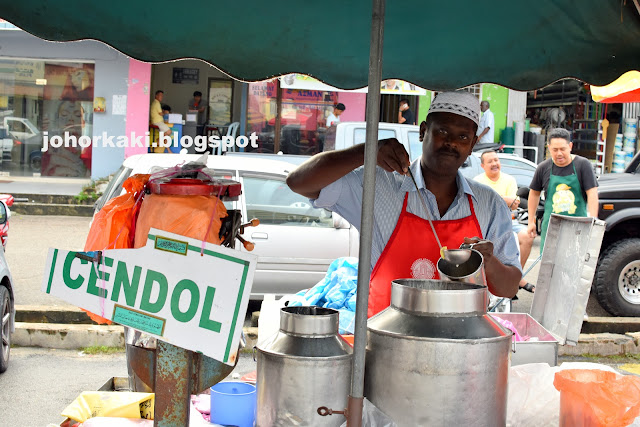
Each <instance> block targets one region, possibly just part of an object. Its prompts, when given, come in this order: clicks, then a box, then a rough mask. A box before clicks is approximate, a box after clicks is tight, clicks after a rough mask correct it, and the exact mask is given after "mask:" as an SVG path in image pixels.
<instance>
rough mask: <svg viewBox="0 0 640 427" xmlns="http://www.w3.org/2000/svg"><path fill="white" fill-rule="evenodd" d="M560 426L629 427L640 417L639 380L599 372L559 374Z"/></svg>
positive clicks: (556, 384)
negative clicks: (628, 426)
mask: <svg viewBox="0 0 640 427" xmlns="http://www.w3.org/2000/svg"><path fill="white" fill-rule="evenodd" d="M553 385H554V386H555V387H556V388H557V389H558V390H559V391H560V426H572V427H579V426H594V427H596V426H603V427H604V426H608V427H618V426H619V427H622V426H627V425H629V424H631V423H632V422H633V420H634V419H635V418H636V417H637V416H638V415H639V414H640V378H638V377H636V376H632V375H618V374H616V373H613V372H606V371H600V370H582V369H568V370H564V371H560V372H558V373H556V375H555V379H554V381H553Z"/></svg>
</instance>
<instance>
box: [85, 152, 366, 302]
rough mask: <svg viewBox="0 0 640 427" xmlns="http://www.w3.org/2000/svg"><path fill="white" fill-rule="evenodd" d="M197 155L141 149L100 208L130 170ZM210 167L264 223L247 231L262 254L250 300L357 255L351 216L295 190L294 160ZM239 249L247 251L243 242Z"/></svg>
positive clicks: (292, 287) (239, 204)
mask: <svg viewBox="0 0 640 427" xmlns="http://www.w3.org/2000/svg"><path fill="white" fill-rule="evenodd" d="M198 157H199V156H198V155H195V154H139V155H135V156H131V157H129V158H128V159H126V160H125V161H124V163H123V164H122V167H121V168H120V169H119V170H118V171H117V172H116V173H115V175H114V176H113V178H112V179H111V181H110V182H109V184H108V186H107V188H106V190H105V192H104V194H103V196H102V197H101V198H100V199H99V200H98V201H97V202H96V211H97V210H99V209H100V208H102V206H104V204H105V203H106V202H107V201H108V200H110V199H111V198H113V197H115V196H118V195H120V194H121V193H122V191H123V189H122V183H123V182H124V181H125V180H126V179H127V178H128V177H129V176H131V175H133V174H137V173H149V172H150V171H151V169H152V168H153V167H154V166H160V167H171V166H175V165H177V164H181V163H183V162H189V161H193V160H195V159H197V158H198ZM207 166H208V167H210V168H213V169H214V170H215V171H216V176H220V177H227V178H231V179H235V180H237V181H239V182H240V183H241V184H242V195H241V196H240V197H239V200H238V201H236V202H227V203H226V206H227V208H228V209H239V210H241V212H242V218H243V219H246V220H248V219H251V218H258V219H259V220H260V225H259V226H257V227H249V228H247V229H246V230H245V234H244V238H246V239H247V240H249V241H252V242H254V243H255V249H254V250H253V252H252V253H254V254H256V255H258V266H257V269H256V273H255V278H254V283H253V290H252V299H261V298H262V295H264V294H267V293H269V294H278V295H286V294H291V293H296V292H298V291H300V290H301V289H307V288H310V287H312V286H314V285H315V284H316V283H318V282H319V281H320V280H321V279H322V278H324V276H325V273H326V272H327V269H328V268H329V264H331V262H332V261H333V260H335V259H336V258H339V257H345V256H356V257H357V256H358V244H359V240H358V239H359V236H358V232H357V230H355V228H354V227H352V226H351V225H350V224H349V223H348V222H347V221H345V220H344V219H343V218H341V217H339V216H338V215H336V214H333V213H332V212H329V211H327V210H325V209H314V208H312V207H311V204H310V203H309V200H308V199H307V198H305V197H303V196H301V195H299V194H296V193H294V192H293V191H291V190H290V189H289V187H288V186H287V184H286V182H285V179H286V177H287V175H288V173H289V171H291V170H292V169H293V168H294V167H295V166H294V165H292V164H291V163H287V162H283V161H277V160H270V159H263V158H253V157H251V156H238V157H236V156H209V159H208V162H207ZM236 249H237V250H242V251H244V250H245V249H244V248H243V247H242V245H236Z"/></svg>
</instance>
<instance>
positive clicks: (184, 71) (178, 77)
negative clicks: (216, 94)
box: [171, 67, 200, 85]
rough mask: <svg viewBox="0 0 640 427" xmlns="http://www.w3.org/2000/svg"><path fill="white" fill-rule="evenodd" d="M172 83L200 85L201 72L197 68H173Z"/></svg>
mask: <svg viewBox="0 0 640 427" xmlns="http://www.w3.org/2000/svg"><path fill="white" fill-rule="evenodd" d="M171 81H172V83H176V84H193V85H197V84H198V83H200V70H199V69H197V68H183V67H173V77H172V80H171Z"/></svg>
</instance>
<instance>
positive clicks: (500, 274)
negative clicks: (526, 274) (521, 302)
mask: <svg viewBox="0 0 640 427" xmlns="http://www.w3.org/2000/svg"><path fill="white" fill-rule="evenodd" d="M464 243H476V245H474V247H473V249H475V250H477V251H478V252H480V253H481V254H482V257H483V258H484V272H485V274H486V277H487V283H486V285H487V287H488V288H489V292H491V293H492V294H493V295H495V296H499V297H507V298H511V297H513V296H514V295H515V294H516V293H517V292H518V283H519V282H520V279H521V278H522V272H521V271H520V269H519V268H518V267H514V266H512V265H505V264H503V263H502V262H500V260H499V259H498V258H497V257H495V256H494V255H493V243H492V242H491V241H489V240H481V239H479V238H478V237H471V238H469V237H465V238H464Z"/></svg>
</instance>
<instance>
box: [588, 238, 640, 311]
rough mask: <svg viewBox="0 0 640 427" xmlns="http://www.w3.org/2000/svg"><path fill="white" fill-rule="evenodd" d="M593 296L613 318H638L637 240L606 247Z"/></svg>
mask: <svg viewBox="0 0 640 427" xmlns="http://www.w3.org/2000/svg"><path fill="white" fill-rule="evenodd" d="M594 288H595V294H596V297H597V299H598V302H599V303H600V305H601V306H602V308H604V309H605V310H607V311H608V312H609V313H610V314H612V315H614V316H629V317H636V316H640V239H637V238H634V239H624V240H621V241H618V242H616V243H614V244H613V245H611V246H609V247H608V248H607V249H606V250H605V251H604V253H603V254H602V256H601V257H600V260H599V262H598V267H597V269H596V275H595V282H594Z"/></svg>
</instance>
